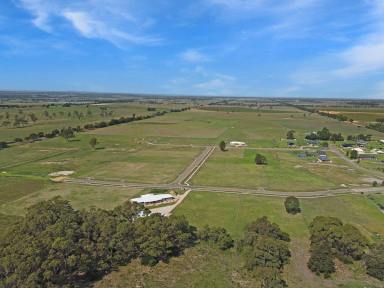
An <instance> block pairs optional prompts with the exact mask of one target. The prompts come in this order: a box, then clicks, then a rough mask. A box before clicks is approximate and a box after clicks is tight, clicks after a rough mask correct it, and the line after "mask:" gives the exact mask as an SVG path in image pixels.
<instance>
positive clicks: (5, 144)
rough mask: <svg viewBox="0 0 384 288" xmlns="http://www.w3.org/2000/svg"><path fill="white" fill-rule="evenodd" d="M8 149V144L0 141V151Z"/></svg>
mask: <svg viewBox="0 0 384 288" xmlns="http://www.w3.org/2000/svg"><path fill="white" fill-rule="evenodd" d="M4 148H8V143H7V142H5V141H0V149H4Z"/></svg>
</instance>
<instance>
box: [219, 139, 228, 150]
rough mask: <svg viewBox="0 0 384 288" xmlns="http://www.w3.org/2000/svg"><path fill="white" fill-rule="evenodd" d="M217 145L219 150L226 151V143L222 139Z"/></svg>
mask: <svg viewBox="0 0 384 288" xmlns="http://www.w3.org/2000/svg"><path fill="white" fill-rule="evenodd" d="M219 147H220V150H221V151H223V152H224V151H227V149H226V144H225V142H224V141H221V142H220V144H219Z"/></svg>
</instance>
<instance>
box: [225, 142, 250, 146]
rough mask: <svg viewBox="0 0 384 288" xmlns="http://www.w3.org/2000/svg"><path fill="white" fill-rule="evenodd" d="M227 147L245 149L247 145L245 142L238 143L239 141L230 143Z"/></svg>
mask: <svg viewBox="0 0 384 288" xmlns="http://www.w3.org/2000/svg"><path fill="white" fill-rule="evenodd" d="M229 145H230V146H232V147H246V146H247V144H246V143H245V142H240V141H231V142H229Z"/></svg>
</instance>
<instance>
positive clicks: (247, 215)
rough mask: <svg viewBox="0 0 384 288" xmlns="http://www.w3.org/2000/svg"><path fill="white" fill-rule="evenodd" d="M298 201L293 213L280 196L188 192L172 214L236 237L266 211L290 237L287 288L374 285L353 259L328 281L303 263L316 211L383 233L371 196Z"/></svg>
mask: <svg viewBox="0 0 384 288" xmlns="http://www.w3.org/2000/svg"><path fill="white" fill-rule="evenodd" d="M300 203H301V208H302V213H301V214H298V215H294V216H293V215H289V214H288V213H286V211H285V208H284V198H272V197H260V196H245V195H230V194H224V193H210V192H191V193H190V194H189V195H188V198H187V199H186V200H184V202H183V203H182V204H181V205H180V206H179V207H178V208H177V209H176V211H175V213H174V214H175V215H184V216H186V217H187V219H188V220H189V221H190V222H191V223H192V224H193V225H195V226H197V227H198V228H201V227H203V226H204V225H211V226H221V227H225V228H226V229H227V230H228V231H229V232H230V233H231V235H232V236H233V237H234V238H236V239H238V238H239V237H241V235H242V233H243V230H244V227H245V226H246V225H247V224H248V223H250V222H251V221H253V220H255V219H257V218H258V217H262V216H267V217H268V218H269V219H270V220H271V221H272V222H275V223H277V224H279V226H280V227H281V228H282V229H283V230H284V231H287V232H288V233H289V234H290V236H291V239H292V241H291V244H290V247H291V253H292V261H291V263H290V264H289V265H288V266H287V267H286V270H285V277H286V279H287V280H288V286H289V287H314V288H320V287H380V282H379V281H376V280H374V279H372V278H369V277H367V276H366V275H365V274H364V272H363V270H362V268H359V267H357V266H359V264H358V263H357V264H354V265H352V266H347V265H344V266H343V265H342V264H341V263H340V264H338V265H339V270H338V272H337V273H336V274H335V275H334V276H333V277H332V278H331V279H328V280H325V279H323V278H321V277H318V276H316V275H314V274H313V273H311V272H310V271H309V270H308V268H307V266H306V261H307V259H308V257H309V252H308V250H309V242H308V237H309V233H308V229H307V227H308V224H309V223H310V222H311V221H312V219H313V218H314V217H316V216H320V215H326V216H335V217H338V218H340V219H341V220H342V221H343V222H344V223H350V224H353V225H355V226H356V227H358V228H359V229H360V230H361V231H362V232H363V233H364V234H365V235H367V237H369V238H372V239H375V238H377V237H384V226H383V225H382V224H381V223H383V221H384V214H383V213H381V212H380V211H379V210H378V209H377V207H376V206H375V205H374V204H373V203H372V202H371V200H370V199H368V198H367V197H366V196H364V195H361V196H339V197H328V198H320V199H305V200H300ZM380 235H381V236H380ZM340 265H341V266H342V267H341V266H340Z"/></svg>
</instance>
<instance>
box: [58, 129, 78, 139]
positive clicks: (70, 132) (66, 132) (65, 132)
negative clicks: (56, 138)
mask: <svg viewBox="0 0 384 288" xmlns="http://www.w3.org/2000/svg"><path fill="white" fill-rule="evenodd" d="M60 136H61V137H63V138H64V139H65V140H69V139H71V138H73V137H75V133H73V129H72V128H71V127H68V128H64V129H63V130H62V131H61V133H60Z"/></svg>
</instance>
